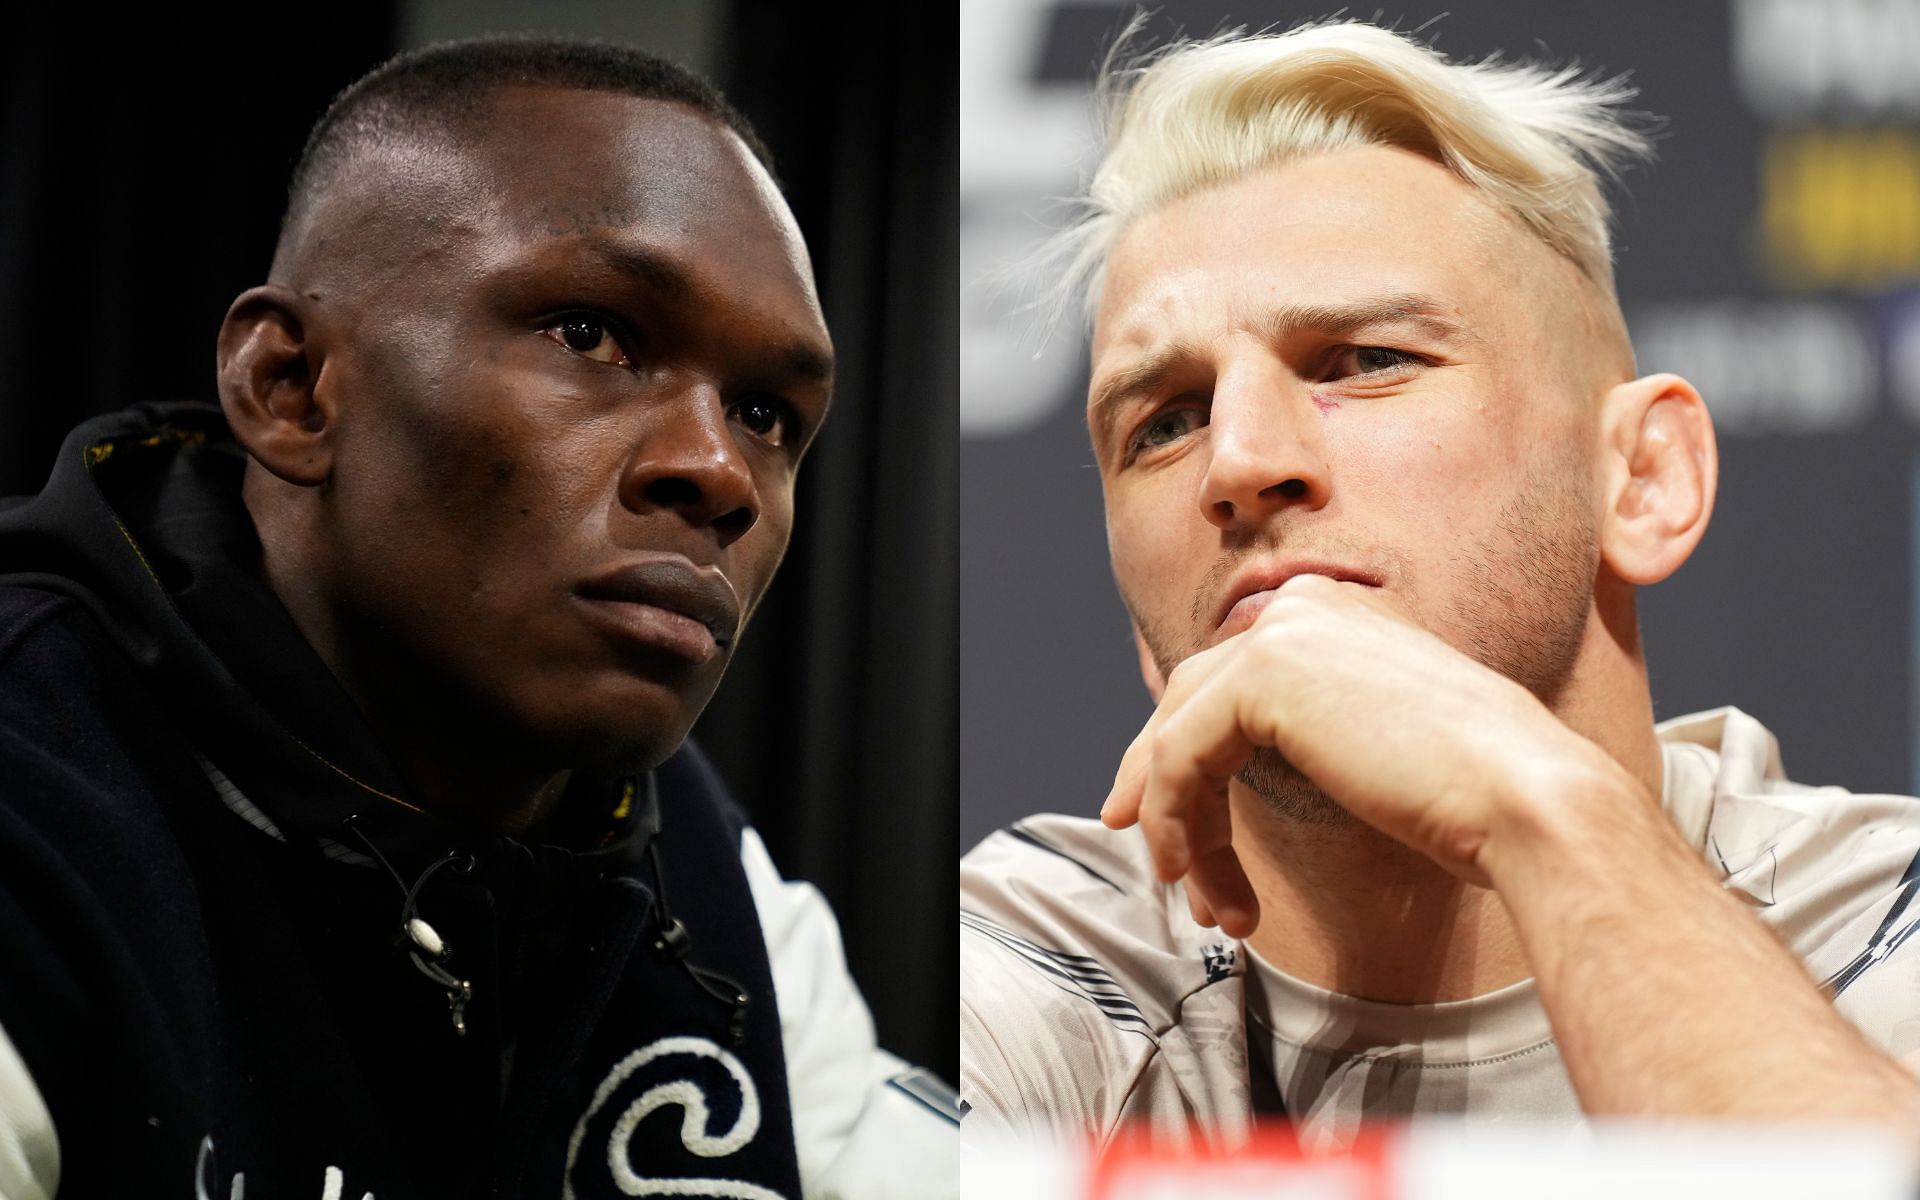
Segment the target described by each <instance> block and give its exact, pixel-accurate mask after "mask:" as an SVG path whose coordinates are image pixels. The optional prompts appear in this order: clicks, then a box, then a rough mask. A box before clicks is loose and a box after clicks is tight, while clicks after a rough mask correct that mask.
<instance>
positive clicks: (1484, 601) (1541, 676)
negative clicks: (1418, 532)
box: [1128, 461, 1599, 829]
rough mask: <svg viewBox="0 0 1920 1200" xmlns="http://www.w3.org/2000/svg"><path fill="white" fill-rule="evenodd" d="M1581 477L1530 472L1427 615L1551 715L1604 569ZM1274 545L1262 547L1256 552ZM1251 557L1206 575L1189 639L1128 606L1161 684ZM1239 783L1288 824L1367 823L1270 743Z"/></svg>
mask: <svg viewBox="0 0 1920 1200" xmlns="http://www.w3.org/2000/svg"><path fill="white" fill-rule="evenodd" d="M1585 470H1586V468H1585V466H1584V464H1583V463H1579V462H1569V461H1562V462H1558V463H1553V464H1548V465H1546V466H1544V467H1540V468H1536V469H1535V470H1534V471H1533V472H1532V473H1530V474H1529V475H1528V476H1527V479H1526V481H1525V484H1524V485H1523V487H1522V488H1521V490H1520V492H1519V494H1518V495H1516V496H1515V497H1514V499H1513V500H1511V501H1509V502H1508V503H1507V505H1506V506H1505V507H1503V508H1502V509H1501V510H1500V515H1499V518H1498V521H1497V524H1496V527H1495V530H1494V532H1493V533H1492V534H1490V535H1488V536H1486V537H1484V538H1481V539H1479V540H1478V541H1476V542H1474V543H1473V545H1472V546H1471V547H1469V548H1467V549H1465V550H1463V551H1461V552H1460V553H1457V554H1455V555H1454V556H1453V557H1452V559H1451V562H1452V565H1453V568H1454V575H1455V577H1456V578H1457V579H1459V580H1460V581H1461V583H1462V589H1461V592H1460V598H1459V600H1458V601H1457V602H1456V603H1455V604H1454V606H1453V607H1451V608H1450V609H1448V610H1447V611H1446V612H1444V613H1439V614H1435V615H1433V616H1432V617H1431V618H1430V619H1431V620H1432V622H1433V623H1432V625H1431V626H1430V628H1431V631H1432V632H1433V633H1435V634H1437V635H1438V636H1439V637H1441V638H1442V639H1443V640H1445V641H1446V642H1447V643H1448V644H1450V645H1452V646H1454V647H1456V648H1457V649H1459V650H1460V651H1461V652H1462V653H1464V654H1466V655H1467V656H1469V657H1471V658H1473V659H1474V660H1476V661H1478V662H1479V663H1481V664H1482V665H1484V666H1487V667H1490V668H1492V669H1493V670H1495V671H1498V672H1499V673H1500V674H1502V675H1505V676H1507V677H1508V678H1509V679H1512V680H1513V681H1515V682H1516V683H1519V684H1520V685H1521V686H1523V687H1525V688H1526V689H1527V690H1528V691H1530V692H1532V693H1533V694H1534V695H1535V696H1537V697H1539V698H1540V700H1541V702H1542V703H1544V704H1545V705H1546V706H1547V707H1548V708H1550V709H1557V706H1558V702H1559V700H1560V698H1561V696H1562V694H1563V693H1564V692H1565V691H1566V688H1567V684H1568V683H1569V682H1570V681H1571V679H1572V677H1573V670H1574V666H1575V664H1576V663H1577V661H1578V660H1579V657H1580V647H1581V644H1582V642H1583V640H1584V638H1585V634H1586V626H1587V617H1588V612H1589V609H1590V607H1591V604H1592V600H1593V588H1594V575H1595V572H1596V570H1597V568H1598V562H1599V557H1598V541H1597V536H1596V531H1595V528H1594V518H1593V513H1592V511H1591V509H1590V508H1589V507H1588V505H1589V503H1590V500H1589V497H1588V496H1587V494H1586V493H1585V491H1584V490H1583V489H1582V488H1581V487H1580V486H1579V481H1580V480H1582V479H1584V478H1585V475H1584V472H1585ZM1280 544H1285V545H1291V540H1290V539H1287V538H1286V537H1285V536H1284V535H1283V536H1282V538H1281V539H1280ZM1273 548H1274V546H1273V544H1272V543H1262V544H1260V545H1257V546H1253V547H1249V550H1250V551H1259V550H1271V549H1273ZM1246 556H1247V554H1246V553H1242V554H1239V555H1234V556H1231V557H1229V558H1226V559H1223V560H1222V562H1221V563H1220V564H1218V565H1217V566H1216V568H1215V569H1214V570H1212V571H1210V572H1209V573H1208V576H1207V580H1206V581H1205V582H1204V583H1203V585H1202V588H1201V591H1200V593H1199V594H1197V595H1196V597H1195V599H1194V604H1193V609H1192V614H1191V615H1192V618H1193V619H1192V620H1191V622H1190V623H1189V625H1188V628H1189V629H1191V630H1193V631H1195V632H1194V633H1193V634H1190V635H1174V634H1172V633H1171V632H1170V631H1169V630H1168V629H1166V628H1165V627H1163V626H1158V625H1156V624H1154V623H1152V622H1149V621H1146V620H1144V619H1143V617H1142V615H1141V613H1140V610H1139V607H1138V606H1137V605H1134V604H1132V603H1129V604H1128V608H1129V609H1130V610H1132V612H1133V613H1134V620H1135V622H1136V623H1137V624H1138V626H1139V629H1140V633H1141V637H1142V638H1144V639H1145V641H1146V643H1147V650H1148V652H1149V653H1150V654H1152V656H1153V661H1154V664H1155V665H1156V666H1157V667H1158V668H1159V669H1160V674H1161V677H1162V678H1165V677H1166V676H1167V675H1168V674H1169V673H1171V671H1172V670H1173V668H1174V667H1175V666H1177V665H1179V664H1180V663H1181V662H1182V661H1184V660H1185V659H1186V658H1187V657H1188V656H1189V655H1191V654H1194V653H1197V652H1198V651H1200V650H1201V649H1204V648H1205V646H1206V644H1207V642H1206V640H1205V639H1206V637H1207V633H1206V632H1205V631H1206V625H1207V621H1208V619H1209V618H1210V616H1211V612H1212V605H1213V602H1214V599H1215V597H1217V596H1218V595H1219V589H1220V587H1221V586H1223V584H1224V582H1225V579H1226V578H1227V576H1228V575H1230V574H1231V573H1232V571H1234V570H1236V569H1238V567H1239V566H1240V563H1241V562H1242V561H1243V560H1244V558H1245V557H1246ZM1376 561H1377V556H1376ZM1382 565H1386V566H1388V567H1390V568H1391V566H1392V565H1393V564H1392V563H1391V562H1387V563H1384V564H1382ZM1389 574H1390V575H1392V574H1395V572H1392V571H1391V570H1390V571H1389ZM1401 596H1402V599H1405V600H1407V601H1408V602H1409V603H1410V605H1412V606H1413V607H1414V608H1415V611H1416V612H1417V611H1418V598H1417V597H1416V596H1411V595H1407V594H1406V593H1405V592H1404V591H1402V594H1401ZM1237 778H1238V779H1239V781H1240V782H1241V783H1244V784H1245V785H1247V787H1248V788H1250V789H1252V791H1253V792H1254V793H1255V794H1256V795H1258V796H1260V797H1261V798H1262V799H1263V800H1265V801H1266V804H1267V807H1268V809H1269V810H1270V811H1271V812H1272V813H1273V815H1274V816H1275V817H1277V818H1279V819H1280V820H1282V821H1285V822H1288V823H1290V824H1294V825H1299V826H1312V827H1319V828H1326V829H1339V828H1347V827H1353V826H1356V825H1358V824H1360V822H1359V821H1358V820H1357V819H1356V818H1355V817H1354V816H1353V814H1351V813H1349V812H1348V811H1347V810H1346V809H1345V808H1342V807H1341V806H1340V805H1339V804H1338V803H1337V802H1336V801H1335V800H1334V799H1333V798H1332V797H1331V796H1329V795H1327V793H1326V792H1324V791H1322V790H1321V789H1320V787H1319V786H1318V785H1317V784H1315V783H1314V782H1313V781H1312V780H1311V779H1309V778H1307V776H1306V775H1305V774H1303V773H1302V772H1301V771H1300V769H1299V768H1298V767H1295V766H1294V765H1293V764H1292V763H1291V762H1289V761H1288V760H1287V757H1286V756H1285V755H1284V754H1282V753H1280V752H1279V751H1278V750H1275V749H1273V748H1272V747H1268V746H1263V747H1258V748H1256V749H1255V750H1254V752H1253V754H1252V755H1251V756H1250V757H1249V758H1248V759H1247V762H1246V765H1245V766H1243V767H1241V768H1240V771H1239V774H1238V776H1237Z"/></svg>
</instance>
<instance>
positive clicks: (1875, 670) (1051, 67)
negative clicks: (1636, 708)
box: [960, 0, 1920, 846]
mask: <svg viewBox="0 0 1920 1200" xmlns="http://www.w3.org/2000/svg"><path fill="white" fill-rule="evenodd" d="M1333 7H1334V6H1333V5H1331V4H1330V5H1328V6H1327V7H1324V8H1322V7H1310V6H1303V5H1300V4H1290V3H1272V2H1270V0H1269V2H1260V3H1251V2H1250V3H1243V4H1232V5H1229V4H1223V3H1216V2H1212V0H1166V2H1165V3H1160V4H1157V5H1154V6H1153V11H1154V14H1155V15H1154V17H1153V19H1152V20H1151V21H1150V23H1149V25H1148V27H1147V36H1146V38H1145V39H1144V41H1145V43H1148V44H1154V43H1159V42H1164V41H1165V40H1166V39H1167V38H1169V37H1171V36H1173V35H1174V34H1175V33H1184V34H1186V35H1189V36H1204V35H1207V34H1210V33H1214V32H1217V31H1220V30H1222V29H1224V28H1232V27H1235V26H1246V27H1250V28H1254V29H1259V28H1263V27H1267V26H1270V25H1277V26H1279V27H1282V28H1285V27H1288V26H1291V25H1293V24H1296V23H1298V22H1300V21H1302V20H1305V19H1309V18H1316V17H1324V16H1327V15H1329V14H1330V12H1331V11H1332V9H1333ZM1134 8H1135V6H1134V5H1130V4H1119V3H1105V2H1087V0H966V3H965V4H963V6H962V8H961V18H960V19H961V47H962V49H961V113H962V120H961V180H960V187H961V244H960V258H961V339H960V354H961V431H962V438H961V448H960V463H961V469H960V478H961V496H962V509H961V531H962V537H961V551H960V556H961V580H962V592H961V645H962V648H963V650H964V665H963V668H962V671H961V677H960V688H961V761H962V775H961V779H962V796H963V801H962V816H961V844H962V846H971V845H972V844H973V843H974V842H975V841H977V840H978V839H979V838H981V837H983V836H984V835H985V834H987V833H988V832H990V831H992V830H993V829H994V828H995V827H997V826H999V825H1001V824H1004V823H1005V822H1007V821H1009V820H1011V819H1013V818H1014V817H1017V816H1020V815H1022V814H1024V813H1029V812H1033V811H1038V810H1052V811H1062V812H1071V813H1078V814H1083V815H1092V814H1093V812H1094V811H1095V810H1096V809H1097V807H1098V805H1099V802H1100V800H1101V799H1102V798H1103V797H1104V795H1105V793H1106V789H1107V787H1108V785H1109V784H1110V782H1111V780H1112V775H1113V770H1114V768H1115V766H1116V765H1117V764H1118V762H1119V756H1120V754H1121V752H1122V751H1123V750H1124V749H1125V747H1126V745H1127V742H1128V741H1129V740H1130V739H1131V738H1132V736H1133V734H1134V733H1135V732H1137V731H1138V729H1139V727H1140V725H1141V723H1142V722H1143V721H1144V720H1145V719H1146V717H1147V715H1148V713H1149V711H1150V706H1149V703H1148V700H1147V697H1146V695H1145V692H1144V691H1143V689H1142V686H1141V683H1140V679H1139V674H1138V670H1137V667H1136V665H1135V657H1134V651H1133V647H1132V643H1131V641H1130V637H1129V633H1128V625H1127V619H1126V616H1125V614H1124V612H1123V611H1122V609H1121V607H1120V604H1119V601H1118V599H1117V598H1116V596H1115V594H1114V590H1113V585H1112V581H1111V577H1110V575H1109V572H1108V567H1107V559H1106V542H1105V534H1104V527H1103V523H1102V518H1101V509H1100V483H1099V476H1098V474H1097V473H1096V471H1095V469H1094V466H1093V459H1092V455H1091V452H1090V450H1089V449H1088V445H1087V434H1086V428H1085V421H1084V418H1083V416H1082V409H1083V405H1084V403H1085V388H1086V361H1085V344H1084V340H1083V337H1082V335H1081V332H1080V330H1079V328H1078V327H1077V324H1076V323H1075V322H1072V321H1069V322H1065V323H1063V326H1062V329H1061V331H1060V332H1059V333H1057V334H1056V335H1055V336H1054V337H1053V338H1052V339H1051V340H1050V341H1047V342H1044V343H1043V342H1042V339H1041V337H1040V330H1039V329H1038V321H1037V320H1036V319H1035V318H1033V317H1030V316H1023V315H1021V314H1020V313H1019V312H1018V311H1016V310H1017V308H1018V306H1019V301H1020V299H1021V292H1020V291H1019V290H1018V289H1017V288H1016V289H1008V288H1002V287H996V286H993V285H992V284H990V283H989V282H988V279H989V277H990V276H991V275H992V274H993V273H994V272H996V271H999V270H1001V269H1002V268H1004V266H1005V265H1006V264H1008V263H1009V262H1013V261H1017V260H1018V259H1019V258H1020V256H1021V255H1022V254H1023V253H1024V252H1025V250H1026V249H1027V248H1028V247H1029V246H1031V245H1032V243H1033V242H1034V241H1035V240H1037V239H1038V238H1039V237H1040V236H1042V235H1043V234H1044V233H1045V232H1046V231H1047V230H1048V229H1049V228H1051V227H1054V226H1056V225H1058V224H1059V223H1060V222H1061V221H1062V220H1063V215H1062V209H1061V206H1060V205H1058V204H1057V203H1054V202H1053V201H1054V200H1057V198H1059V197H1065V196H1070V195H1072V194H1073V193H1074V191H1075V188H1076V185H1077V184H1078V183H1079V182H1080V181H1081V180H1082V179H1084V177H1085V173H1086V172H1087V171H1088V170H1089V169H1090V167H1091V165H1092V158H1091V155H1090V153H1089V151H1090V150H1091V148H1092V145H1093V143H1092V138H1093V125H1092V121H1091V119H1090V113H1089V108H1088V103H1087V98H1088V85H1089V82H1090V80H1091V78H1092V76H1093V74H1094V70H1095V67H1096V65H1097V64H1098V62H1099V61H1100V58H1101V56H1102V54H1103V53H1104V51H1105V49H1106V47H1107V46H1108V45H1109V44H1111V42H1112V41H1113V38H1114V35H1115V34H1116V32H1117V31H1118V30H1119V29H1120V28H1121V27H1122V26H1123V25H1124V24H1125V22H1126V20H1127V18H1128V16H1129V15H1130V14H1131V13H1132V11H1133V10H1134ZM1346 15H1349V16H1361V17H1369V18H1370V19H1377V20H1379V21H1381V22H1382V23H1386V24H1391V25H1395V26H1397V27H1398V28H1401V29H1403V30H1413V29H1420V30H1421V31H1422V33H1421V36H1422V37H1423V38H1424V39H1426V40H1428V41H1430V42H1432V43H1433V44H1435V45H1436V46H1438V48H1439V49H1440V50H1442V51H1443V52H1444V53H1447V54H1449V55H1451V56H1454V57H1460V58H1469V59H1477V58H1482V57H1485V56H1487V55H1489V54H1494V53H1499V54H1501V55H1503V56H1506V57H1544V58H1547V59H1550V60H1552V61H1554V62H1567V61H1577V62H1578V63H1579V64H1580V65H1581V66H1582V67H1584V68H1587V69H1590V70H1592V71H1595V72H1598V73H1602V74H1606V75H1615V74H1619V73H1622V72H1631V74H1632V81H1633V82H1634V83H1635V84H1636V85H1638V87H1639V89H1640V95H1639V98H1638V100H1637V101H1636V102H1635V105H1634V107H1637V108H1641V109H1644V110H1646V111H1649V112H1652V113H1655V114H1659V115H1660V116H1662V117H1663V118H1665V121H1664V124H1663V126H1662V130H1663V132H1662V134H1661V136H1660V140H1659V151H1660V158H1659V161H1658V162H1657V163H1656V164H1655V165H1653V166H1652V167H1650V168H1644V169H1637V170H1634V171H1632V172H1630V173H1628V175H1627V177H1626V179H1625V180H1624V184H1625V191H1626V193H1630V194H1622V193H1620V192H1618V190H1616V202H1617V208H1618V221H1617V226H1618V234H1617V241H1616V249H1617V261H1618V278H1619V287H1620V295H1621V299H1622V302H1623V304H1624V306H1625V309H1626V313H1627V318H1628V322H1629V324H1630V326H1631V328H1632V332H1633V337H1634V343H1635V346H1636V348H1637V350H1638V352H1639V357H1640V364H1641V367H1642V369H1643V370H1644V371H1677V372H1680V373H1681V374H1683V375H1685V376H1687V377H1688V378H1689V379H1691V380H1692V381H1693V382H1694V383H1695V384H1696V385H1697V386H1698V387H1699V389H1700V391H1701V392H1702V393H1703V394H1704V395H1705V396H1706V398H1707V402H1708V405H1709V407H1710V408H1711V410H1712V411H1713V414H1714V420H1715V423H1716V426H1717V428H1718V430H1719V434H1720V448H1721V455H1722V477H1721V483H1720V495H1719V501H1718V506H1717V508H1716V510H1715V513H1714V517H1713V523H1712V527H1711V528H1710V529H1709V530H1708V532H1707V536H1706V540H1705V542H1704V543H1703V544H1702V546H1701V547H1700V550H1699V552H1698V553H1697V554H1696V555H1695V556H1694V557H1693V559H1692V560H1691V561H1690V562H1689V563H1688V564H1687V565H1686V566H1685V567H1683V568H1682V569H1681V570H1680V572H1679V573H1678V574H1677V575H1675V576H1674V577H1673V578H1672V579H1670V580H1668V581H1667V582H1666V583H1663V584H1661V585H1660V586H1658V587H1655V588H1651V589H1648V590H1646V591H1644V592H1643V593H1642V596H1641V617H1642V624H1643V628H1644V631H1645V635H1646V650H1647V657H1648V661H1649V664H1650V666H1651V670H1652V675H1653V694H1654V702H1655V705H1656V707H1657V711H1658V715H1660V716H1661V717H1663V718H1664V717H1669V716H1674V715H1678V714H1681V713H1686V712H1690V711H1694V710H1696V709H1702V708H1708V707H1714V706H1717V705H1721V704H1737V705H1739V706H1740V707H1742V708H1745V709H1747V710H1748V711H1749V712H1752V713H1753V714H1754V715H1756V716H1757V717H1759V718H1760V719H1761V720H1763V721H1764V722H1766V723H1767V724H1768V725H1769V726H1770V727H1771V728H1772V729H1773V730H1774V731H1775V733H1776V734H1778V735H1779V737H1780V741H1781V744H1782V747H1783V750H1784V753H1785V761H1786V765H1787V768H1788V770H1789V772H1790V773H1791V774H1792V776H1793V777H1794V778H1795V779H1797V780H1801V781H1803V782H1807V783H1836V784H1843V785H1845V786H1847V787H1849V788H1853V789H1855V790H1862V791H1901V792H1907V791H1913V790H1916V788H1920V779H1917V778H1916V776H1917V775H1920V771H1916V766H1915V763H1914V753H1915V741H1914V738H1913V734H1912V713H1913V710H1914V703H1913V695H1914V690H1915V682H1916V676H1917V674H1920V673H1917V672H1916V669H1915V660H1914V647H1915V645H1916V639H1915V636H1914V630H1915V627H1916V623H1920V615H1917V614H1916V611H1915V604H1916V596H1917V595H1920V586H1917V585H1916V582H1915V575H1916V568H1915V565H1914V564H1915V562H1916V556H1915V553H1914V548H1915V536H1916V534H1915V530H1916V522H1915V511H1916V507H1920V487H1917V485H1916V480H1920V470H1917V465H1920V289H1917V286H1916V285H1920V70H1915V69H1914V66H1913V64H1914V63H1916V62H1920V0H1689V2H1688V3H1684V4H1682V3H1673V2H1672V0H1604V2H1592V0H1578V2H1576V0H1561V2H1557V3H1552V4H1542V3H1535V2H1530V0H1435V2H1431V3H1428V2H1421V0H1402V2H1400V3H1395V4H1390V5H1387V6H1384V7H1380V8H1378V9H1377V10H1376V9H1375V7H1374V6H1373V5H1368V6H1366V8H1365V9H1364V10H1347V12H1346Z"/></svg>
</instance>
